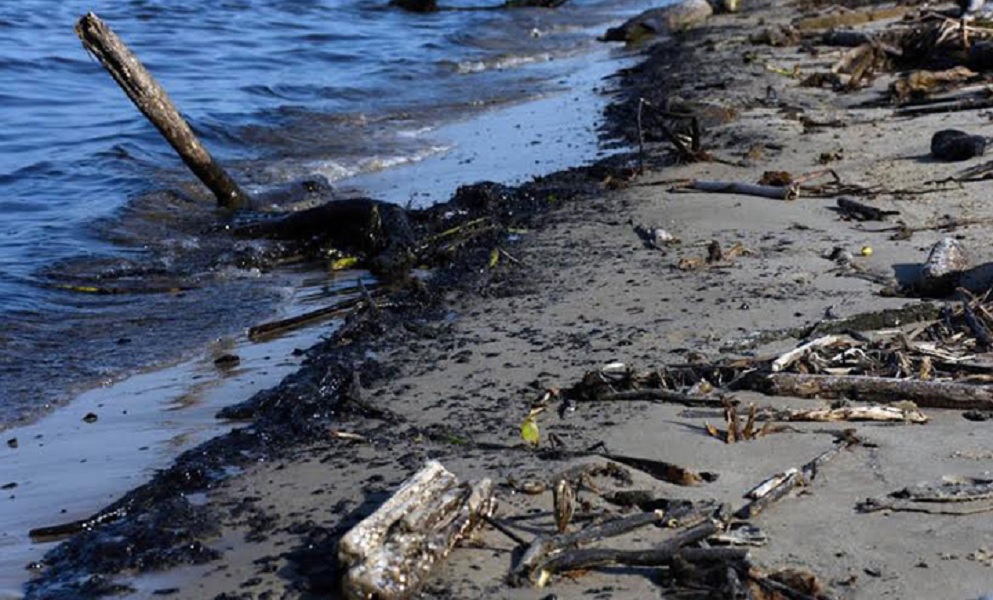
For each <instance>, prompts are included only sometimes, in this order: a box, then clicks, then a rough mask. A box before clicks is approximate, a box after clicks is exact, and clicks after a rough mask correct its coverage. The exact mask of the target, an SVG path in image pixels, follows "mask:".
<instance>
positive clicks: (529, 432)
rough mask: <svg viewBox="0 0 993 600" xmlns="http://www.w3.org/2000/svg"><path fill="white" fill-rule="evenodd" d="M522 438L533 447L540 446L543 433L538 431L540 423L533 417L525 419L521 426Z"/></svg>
mask: <svg viewBox="0 0 993 600" xmlns="http://www.w3.org/2000/svg"><path fill="white" fill-rule="evenodd" d="M521 437H522V438H524V441H525V442H527V443H529V444H531V445H532V446H535V447H537V446H538V442H539V440H540V439H541V433H540V432H539V431H538V422H537V421H535V420H534V418H533V417H528V418H526V419H524V423H523V424H522V425H521Z"/></svg>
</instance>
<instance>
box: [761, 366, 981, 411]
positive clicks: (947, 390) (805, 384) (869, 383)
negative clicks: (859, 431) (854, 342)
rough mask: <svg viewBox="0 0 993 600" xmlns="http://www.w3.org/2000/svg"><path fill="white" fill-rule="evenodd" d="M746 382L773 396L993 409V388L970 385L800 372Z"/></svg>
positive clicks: (769, 375) (765, 375) (764, 376)
mask: <svg viewBox="0 0 993 600" xmlns="http://www.w3.org/2000/svg"><path fill="white" fill-rule="evenodd" d="M743 383H744V385H745V386H746V387H749V388H751V389H755V390H757V391H760V392H762V393H764V394H768V395H771V396H793V397H796V398H839V397H841V396H846V397H850V398H857V399H858V400H860V401H866V402H896V401H901V400H910V401H911V402H914V403H915V404H917V406H919V407H921V408H953V409H960V410H966V409H983V410H993V388H991V387H989V386H981V385H970V384H967V383H954V382H945V381H921V380H911V379H892V378H889V377H863V376H834V375H806V374H798V373H765V374H763V373H756V374H753V375H752V376H749V377H746V378H745V379H744V380H743Z"/></svg>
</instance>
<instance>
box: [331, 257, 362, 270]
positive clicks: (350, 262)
mask: <svg viewBox="0 0 993 600" xmlns="http://www.w3.org/2000/svg"><path fill="white" fill-rule="evenodd" d="M358 263H359V259H358V258H357V257H355V256H344V257H342V258H338V259H335V260H333V261H332V262H331V270H332V271H344V270H345V269H351V268H352V267H354V266H355V265H357V264H358Z"/></svg>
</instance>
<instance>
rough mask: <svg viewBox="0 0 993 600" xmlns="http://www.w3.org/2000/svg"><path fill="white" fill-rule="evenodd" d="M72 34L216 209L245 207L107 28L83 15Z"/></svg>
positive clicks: (238, 191) (243, 199) (171, 106)
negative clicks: (214, 200)
mask: <svg viewBox="0 0 993 600" xmlns="http://www.w3.org/2000/svg"><path fill="white" fill-rule="evenodd" d="M76 35H78V36H79V39H80V40H81V41H82V42H83V47H84V48H85V49H86V51H87V52H89V53H90V54H92V55H93V56H94V57H96V59H97V60H99V61H100V64H102V65H103V66H104V68H105V69H107V72H109V73H110V75H111V77H113V78H114V81H116V82H117V85H119V86H121V89H122V90H124V93H125V94H127V96H128V98H130V99H131V101H132V102H134V104H135V106H137V107H138V110H140V111H141V113H142V114H143V115H145V117H147V118H148V120H149V121H151V122H152V124H153V125H155V127H156V129H158V130H159V132H160V133H161V134H162V135H163V137H165V138H166V140H168V142H169V143H170V144H171V145H172V147H173V148H174V149H175V150H176V153H177V154H179V157H180V158H182V159H183V162H184V163H186V166H188V167H189V168H190V170H191V171H193V174H194V175H196V176H197V177H198V178H199V179H200V181H202V182H203V183H204V185H206V186H207V187H208V188H210V191H211V192H213V193H214V196H216V197H217V204H218V206H221V207H223V208H231V209H236V208H240V207H242V206H245V205H247V204H248V197H247V196H246V195H245V193H244V192H243V191H242V190H241V188H240V187H238V184H237V183H235V182H234V180H233V179H231V177H230V176H229V175H228V174H227V173H226V172H225V171H224V169H222V168H221V166H220V165H219V164H217V163H216V162H215V161H214V159H213V157H211V155H210V153H209V152H207V149H206V148H204V146H203V144H201V143H200V140H199V139H197V137H196V135H195V134H194V133H193V130H192V129H190V126H189V124H188V123H187V122H186V120H185V119H183V117H182V116H181V115H180V114H179V111H178V110H176V106H175V105H174V104H173V103H172V100H170V99H169V96H168V94H166V91H165V90H164V89H163V88H162V86H161V85H159V83H158V82H157V81H155V79H154V78H153V77H152V75H151V73H149V72H148V71H147V70H146V69H145V67H144V65H142V64H141V61H140V60H138V57H137V56H135V54H134V53H133V52H131V50H130V49H129V48H128V47H127V45H125V44H124V42H123V41H122V40H121V39H120V38H119V37H117V34H115V33H114V32H113V31H111V29H110V27H108V26H107V25H106V24H105V23H104V22H103V21H101V20H100V18H99V17H98V16H96V15H95V14H93V13H87V14H86V15H85V16H83V17H80V19H79V21H77V22H76Z"/></svg>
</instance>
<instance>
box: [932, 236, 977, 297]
mask: <svg viewBox="0 0 993 600" xmlns="http://www.w3.org/2000/svg"><path fill="white" fill-rule="evenodd" d="M968 268H969V257H968V255H967V254H966V253H965V249H964V248H963V247H962V244H961V243H960V242H959V241H958V240H956V239H955V238H951V237H946V238H943V239H942V240H941V241H940V242H938V243H937V244H935V245H934V246H933V247H932V248H931V252H930V254H928V257H927V261H925V263H924V264H923V265H922V266H921V278H922V280H923V281H922V284H921V285H922V287H923V288H924V289H940V288H944V287H947V286H948V285H949V283H951V282H954V281H955V279H956V278H957V275H958V273H960V272H962V271H965V270H966V269H968Z"/></svg>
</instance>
